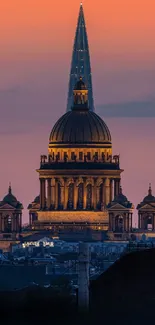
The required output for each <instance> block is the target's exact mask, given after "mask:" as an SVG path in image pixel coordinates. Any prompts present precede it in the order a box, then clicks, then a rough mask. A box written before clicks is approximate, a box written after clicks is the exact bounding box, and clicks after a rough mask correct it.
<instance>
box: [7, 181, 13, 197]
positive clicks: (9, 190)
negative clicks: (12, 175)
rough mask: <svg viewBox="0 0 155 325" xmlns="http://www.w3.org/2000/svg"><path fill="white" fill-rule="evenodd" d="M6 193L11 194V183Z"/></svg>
mask: <svg viewBox="0 0 155 325" xmlns="http://www.w3.org/2000/svg"><path fill="white" fill-rule="evenodd" d="M8 193H9V194H12V188H11V182H9V189H8Z"/></svg>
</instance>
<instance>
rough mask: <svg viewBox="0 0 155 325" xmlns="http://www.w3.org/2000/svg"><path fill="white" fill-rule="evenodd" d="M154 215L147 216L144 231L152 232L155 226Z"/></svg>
mask: <svg viewBox="0 0 155 325" xmlns="http://www.w3.org/2000/svg"><path fill="white" fill-rule="evenodd" d="M152 219H153V218H152V215H151V214H149V215H147V216H146V218H145V219H144V229H145V230H152V228H153V225H152Z"/></svg>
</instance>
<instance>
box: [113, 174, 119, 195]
mask: <svg viewBox="0 0 155 325" xmlns="http://www.w3.org/2000/svg"><path fill="white" fill-rule="evenodd" d="M119 189H120V179H118V178H116V179H115V180H114V196H117V195H118V194H119Z"/></svg>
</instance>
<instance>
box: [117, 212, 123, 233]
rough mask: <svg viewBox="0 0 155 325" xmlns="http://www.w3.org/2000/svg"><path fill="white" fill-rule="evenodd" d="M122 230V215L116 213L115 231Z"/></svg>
mask: <svg viewBox="0 0 155 325" xmlns="http://www.w3.org/2000/svg"><path fill="white" fill-rule="evenodd" d="M123 230H124V220H123V217H122V216H120V215H118V216H117V217H116V218H115V231H116V232H123Z"/></svg>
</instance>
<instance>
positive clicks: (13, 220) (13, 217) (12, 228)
mask: <svg viewBox="0 0 155 325" xmlns="http://www.w3.org/2000/svg"><path fill="white" fill-rule="evenodd" d="M11 231H12V232H15V231H16V214H15V213H13V215H12V224H11Z"/></svg>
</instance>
